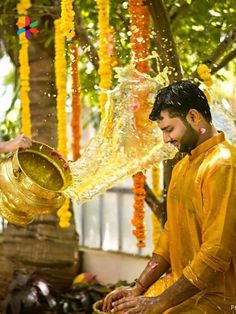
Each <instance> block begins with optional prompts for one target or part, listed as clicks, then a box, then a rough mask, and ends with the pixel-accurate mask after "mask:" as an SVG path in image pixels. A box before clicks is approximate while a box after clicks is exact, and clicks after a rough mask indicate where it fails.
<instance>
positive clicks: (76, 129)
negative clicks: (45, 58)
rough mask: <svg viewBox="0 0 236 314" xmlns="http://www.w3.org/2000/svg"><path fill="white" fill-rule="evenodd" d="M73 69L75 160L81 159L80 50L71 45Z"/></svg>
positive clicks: (72, 125)
mask: <svg viewBox="0 0 236 314" xmlns="http://www.w3.org/2000/svg"><path fill="white" fill-rule="evenodd" d="M70 56H71V69H72V118H71V128H72V152H73V160H77V159H78V158H79V157H80V136H81V134H80V87H79V70H78V62H79V60H78V59H79V57H78V48H77V47H76V46H75V45H74V44H70Z"/></svg>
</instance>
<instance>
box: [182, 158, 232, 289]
mask: <svg viewBox="0 0 236 314" xmlns="http://www.w3.org/2000/svg"><path fill="white" fill-rule="evenodd" d="M202 193H203V219H202V245H201V248H200V251H199V252H198V254H197V255H196V256H195V257H194V259H193V260H192V262H191V263H190V264H189V265H188V266H187V267H186V268H185V269H184V271H183V274H184V275H185V277H186V278H187V279H188V280H189V281H191V282H192V283H193V284H194V285H195V286H197V287H198V288H199V289H200V290H203V289H205V288H207V287H208V284H209V283H210V282H211V279H212V278H213V276H216V273H217V272H226V271H227V270H228V268H229V266H230V263H231V260H232V257H233V252H235V249H236V168H235V166H233V165H225V164H224V165H220V166H219V167H217V169H215V170H214V171H212V172H211V173H209V174H208V175H207V176H206V177H205V179H204V181H203V186H202Z"/></svg>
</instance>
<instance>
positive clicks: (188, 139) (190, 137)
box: [179, 121, 199, 153]
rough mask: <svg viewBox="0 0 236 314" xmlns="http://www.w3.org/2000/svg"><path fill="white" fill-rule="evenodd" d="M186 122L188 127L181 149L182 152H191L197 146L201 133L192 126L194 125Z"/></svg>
mask: <svg viewBox="0 0 236 314" xmlns="http://www.w3.org/2000/svg"><path fill="white" fill-rule="evenodd" d="M184 124H185V126H186V128H187V129H186V131H185V133H184V135H183V137H182V140H181V142H180V148H179V151H180V152H181V153H190V151H191V150H192V149H194V148H195V147H196V146H197V142H198V139H199V134H198V132H196V131H195V130H194V129H193V128H192V126H191V125H190V124H189V123H188V122H187V121H185V123H184Z"/></svg>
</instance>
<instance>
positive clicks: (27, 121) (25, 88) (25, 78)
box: [17, 0, 31, 137]
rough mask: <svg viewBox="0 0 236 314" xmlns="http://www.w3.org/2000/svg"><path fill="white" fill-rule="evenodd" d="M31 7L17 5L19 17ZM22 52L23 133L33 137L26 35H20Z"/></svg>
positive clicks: (29, 3)
mask: <svg viewBox="0 0 236 314" xmlns="http://www.w3.org/2000/svg"><path fill="white" fill-rule="evenodd" d="M30 7H31V2H30V1H27V0H26V1H25V0H21V1H20V2H19V3H18V5H17V12H18V14H19V15H26V14H27V9H29V8H30ZM24 23H25V17H24V16H22V17H19V19H18V23H17V24H18V26H19V27H21V26H22V25H24ZM19 42H20V46H21V47H20V52H19V64H20V101H21V132H22V133H24V134H26V135H27V136H29V137H31V115H30V99H29V91H30V84H29V76H30V67H29V57H28V49H29V41H28V40H27V39H26V38H25V35H24V33H23V34H21V35H19Z"/></svg>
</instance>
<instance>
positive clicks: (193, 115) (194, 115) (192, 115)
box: [186, 109, 202, 127]
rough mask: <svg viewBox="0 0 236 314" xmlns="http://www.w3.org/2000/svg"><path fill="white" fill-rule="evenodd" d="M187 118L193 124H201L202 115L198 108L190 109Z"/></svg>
mask: <svg viewBox="0 0 236 314" xmlns="http://www.w3.org/2000/svg"><path fill="white" fill-rule="evenodd" d="M186 120H187V122H188V123H189V124H191V125H192V126H196V127H197V126H199V124H200V122H201V120H202V117H201V114H200V113H199V112H198V111H197V110H196V109H189V112H188V113H187V116H186Z"/></svg>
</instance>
